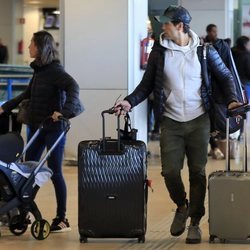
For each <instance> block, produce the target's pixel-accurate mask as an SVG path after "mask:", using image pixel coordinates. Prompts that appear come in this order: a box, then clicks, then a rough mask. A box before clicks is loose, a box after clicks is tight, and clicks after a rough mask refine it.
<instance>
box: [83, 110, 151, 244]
mask: <svg viewBox="0 0 250 250" xmlns="http://www.w3.org/2000/svg"><path fill="white" fill-rule="evenodd" d="M112 112H113V111H112V110H108V111H104V112H102V116H103V139H102V140H93V141H82V142H80V143H79V145H78V197H79V199H78V213H79V217H78V228H79V233H80V242H87V239H88V238H138V242H144V241H145V233H146V219H147V190H148V188H147V165H146V145H145V143H144V142H142V141H120V135H119V131H120V129H119V127H120V126H119V117H118V118H117V121H118V129H117V131H118V139H117V140H114V139H107V138H105V135H104V134H105V132H104V131H105V122H104V113H112Z"/></svg>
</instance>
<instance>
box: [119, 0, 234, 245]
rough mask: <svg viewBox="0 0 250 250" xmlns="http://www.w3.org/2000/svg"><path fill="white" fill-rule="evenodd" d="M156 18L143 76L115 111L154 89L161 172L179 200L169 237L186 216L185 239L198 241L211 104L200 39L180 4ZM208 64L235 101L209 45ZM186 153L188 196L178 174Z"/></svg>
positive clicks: (177, 232)
mask: <svg viewBox="0 0 250 250" xmlns="http://www.w3.org/2000/svg"><path fill="white" fill-rule="evenodd" d="M156 19H157V20H158V21H159V22H160V23H162V29H163V31H164V32H163V33H162V34H161V36H160V40H159V42H155V44H154V47H153V49H152V52H151V54H150V57H149V61H148V66H147V69H146V71H145V73H144V76H143V78H142V81H141V82H140V84H139V85H138V86H137V88H136V89H135V90H134V91H133V93H132V94H130V95H129V96H127V97H126V98H125V99H124V100H123V101H118V102H117V104H116V105H115V110H116V114H117V115H118V114H124V113H125V112H128V111H129V110H130V109H131V108H133V107H134V106H136V105H137V104H139V103H140V102H142V101H143V100H145V99H146V98H147V97H148V96H149V94H150V93H151V92H152V91H153V92H154V95H155V101H156V102H157V105H158V116H159V117H161V139H160V146H161V161H162V172H161V174H162V176H163V177H164V180H165V183H166V187H167V189H168V191H169V194H170V197H171V199H172V200H173V202H174V203H175V204H176V205H177V209H176V213H175V217H174V220H173V222H172V225H171V228H170V232H171V234H172V235H173V236H179V235H181V234H182V233H183V232H184V231H185V227H186V220H187V218H188V216H190V217H191V222H190V226H189V228H188V234H187V238H186V243H200V242H201V231H200V228H199V222H200V219H201V217H202V216H203V215H204V213H205V208H204V198H205V193H206V175H205V165H206V162H207V147H208V140H209V132H210V122H209V116H208V114H207V111H208V110H209V107H210V104H209V98H208V94H207V90H206V86H205V84H203V77H202V70H201V64H200V61H199V59H202V49H198V48H199V47H200V46H199V43H200V41H199V38H198V36H197V35H196V34H195V33H194V32H193V31H192V30H191V29H190V27H189V23H190V21H191V16H190V14H189V12H188V11H187V10H186V9H185V8H183V7H182V6H175V5H171V6H169V7H168V8H167V9H166V10H165V12H164V14H163V16H159V17H156ZM197 51H199V53H198V54H197ZM207 63H208V65H209V67H210V68H211V70H212V73H213V74H215V75H216V77H217V78H218V79H219V80H220V81H219V82H220V84H221V85H222V88H223V90H224V92H225V96H226V97H227V103H228V108H233V107H236V106H238V105H239V103H238V102H237V98H236V95H235V88H234V84H233V80H232V75H231V74H230V72H229V70H228V69H227V68H226V67H225V65H224V64H223V62H222V61H221V58H220V57H219V55H218V53H217V52H216V50H215V49H214V48H213V47H211V46H210V47H209V49H208V52H207ZM185 155H186V156H187V164H188V168H189V180H190V196H189V201H188V200H187V197H186V192H185V188H184V185H183V182H182V179H181V170H182V168H183V162H184V157H185Z"/></svg>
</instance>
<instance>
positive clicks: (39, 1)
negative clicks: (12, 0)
mask: <svg viewBox="0 0 250 250" xmlns="http://www.w3.org/2000/svg"><path fill="white" fill-rule="evenodd" d="M59 1H60V0H23V2H24V5H34V6H38V7H40V8H46V7H57V8H59Z"/></svg>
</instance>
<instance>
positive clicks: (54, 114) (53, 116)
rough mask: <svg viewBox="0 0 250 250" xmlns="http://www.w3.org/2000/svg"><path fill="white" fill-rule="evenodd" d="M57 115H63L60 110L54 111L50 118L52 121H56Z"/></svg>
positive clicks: (57, 119)
mask: <svg viewBox="0 0 250 250" xmlns="http://www.w3.org/2000/svg"><path fill="white" fill-rule="evenodd" d="M59 116H63V115H62V114H61V113H60V112H57V111H54V113H53V115H52V116H51V118H52V119H53V121H54V122H58V121H59V118H58V117H59Z"/></svg>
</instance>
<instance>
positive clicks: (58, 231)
mask: <svg viewBox="0 0 250 250" xmlns="http://www.w3.org/2000/svg"><path fill="white" fill-rule="evenodd" d="M70 231H71V228H70V227H67V228H62V229H60V230H55V231H50V232H51V233H65V232H70Z"/></svg>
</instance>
